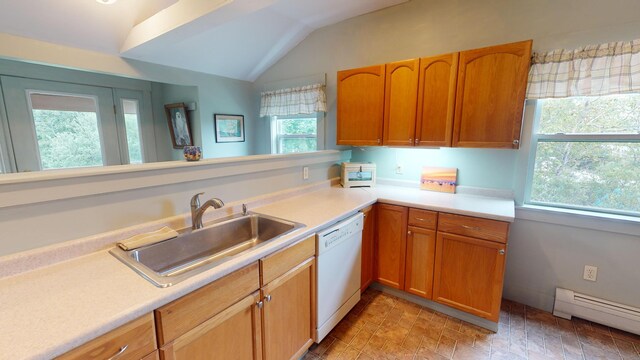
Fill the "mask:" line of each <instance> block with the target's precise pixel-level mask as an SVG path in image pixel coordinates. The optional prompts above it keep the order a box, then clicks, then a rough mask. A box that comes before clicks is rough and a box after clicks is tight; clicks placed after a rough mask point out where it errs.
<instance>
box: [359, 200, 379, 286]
mask: <svg viewBox="0 0 640 360" xmlns="http://www.w3.org/2000/svg"><path fill="white" fill-rule="evenodd" d="M375 208H376V207H375V206H369V207H368V208H366V209H364V210H362V212H363V213H364V226H363V229H362V257H361V261H362V269H361V271H360V292H364V291H365V290H366V289H367V287H369V285H370V284H371V283H372V282H373V244H374V236H375V220H376V217H375V216H376V213H375Z"/></svg>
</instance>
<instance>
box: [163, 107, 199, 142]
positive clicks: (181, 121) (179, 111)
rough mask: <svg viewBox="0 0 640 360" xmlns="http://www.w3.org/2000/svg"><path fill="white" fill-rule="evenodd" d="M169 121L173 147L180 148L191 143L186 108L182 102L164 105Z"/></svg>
mask: <svg viewBox="0 0 640 360" xmlns="http://www.w3.org/2000/svg"><path fill="white" fill-rule="evenodd" d="M164 110H165V111H166V113H167V121H168V122H169V132H170V133H171V142H172V143H173V148H174V149H182V148H184V147H185V146H191V145H193V138H192V137H191V127H190V126H189V118H188V117H187V108H186V107H185V105H184V104H183V103H177V104H169V105H165V106H164Z"/></svg>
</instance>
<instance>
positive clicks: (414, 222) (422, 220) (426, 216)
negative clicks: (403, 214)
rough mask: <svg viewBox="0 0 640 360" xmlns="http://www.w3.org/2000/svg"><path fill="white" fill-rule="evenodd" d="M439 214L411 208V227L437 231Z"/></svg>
mask: <svg viewBox="0 0 640 360" xmlns="http://www.w3.org/2000/svg"><path fill="white" fill-rule="evenodd" d="M437 221H438V213H437V212H435V211H429V210H422V209H414V208H409V225H410V226H418V227H421V228H425V229H430V230H435V229H436V223H437Z"/></svg>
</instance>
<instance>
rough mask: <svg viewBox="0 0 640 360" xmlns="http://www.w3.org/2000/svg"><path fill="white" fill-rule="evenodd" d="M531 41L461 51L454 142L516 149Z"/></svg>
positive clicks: (456, 144)
mask: <svg viewBox="0 0 640 360" xmlns="http://www.w3.org/2000/svg"><path fill="white" fill-rule="evenodd" d="M530 57H531V41H530V40H529V41H522V42H518V43H512V44H506V45H499V46H492V47H487V48H482V49H475V50H469V51H463V52H461V53H460V62H459V66H458V85H457V94H456V110H455V120H454V127H453V146H457V147H487V148H508V149H512V148H514V149H517V148H518V146H519V144H520V129H521V126H522V115H523V113H522V110H523V107H524V96H525V90H526V87H527V76H528V72H529V63H530Z"/></svg>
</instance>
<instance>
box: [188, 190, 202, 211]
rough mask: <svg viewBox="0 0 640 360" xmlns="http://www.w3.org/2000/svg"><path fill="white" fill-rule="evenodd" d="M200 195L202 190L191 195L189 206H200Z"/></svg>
mask: <svg viewBox="0 0 640 360" xmlns="http://www.w3.org/2000/svg"><path fill="white" fill-rule="evenodd" d="M200 195H204V193H203V192H201V193H197V194H195V195H193V196H192V197H191V207H192V208H193V207H195V208H199V207H200Z"/></svg>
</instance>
